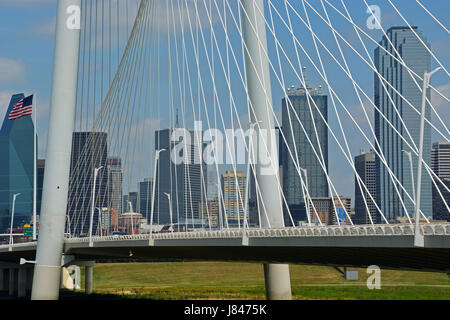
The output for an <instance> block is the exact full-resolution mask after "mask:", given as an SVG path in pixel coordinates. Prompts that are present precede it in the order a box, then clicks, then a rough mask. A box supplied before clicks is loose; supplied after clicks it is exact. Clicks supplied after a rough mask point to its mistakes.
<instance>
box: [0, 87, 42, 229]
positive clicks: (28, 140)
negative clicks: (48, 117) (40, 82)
mask: <svg viewBox="0 0 450 320" xmlns="http://www.w3.org/2000/svg"><path fill="white" fill-rule="evenodd" d="M24 97H25V96H24V95H23V94H16V95H13V96H12V98H11V102H10V104H9V106H8V109H7V112H6V115H5V118H4V120H3V124H2V127H1V130H0V153H1V156H0V233H3V232H5V231H6V229H8V228H9V227H10V224H11V214H12V202H13V195H14V194H17V193H20V196H18V197H17V199H16V205H15V212H14V227H17V226H19V225H23V224H25V223H29V222H30V221H31V219H32V215H33V177H34V164H33V161H34V156H33V152H34V139H33V136H34V125H33V121H32V117H31V116H26V117H23V118H21V119H18V120H14V121H11V120H9V119H8V117H9V113H10V112H11V110H12V108H13V107H14V104H15V103H17V102H18V101H20V100H21V99H23V98H24Z"/></svg>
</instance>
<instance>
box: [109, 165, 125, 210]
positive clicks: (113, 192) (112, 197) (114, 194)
mask: <svg viewBox="0 0 450 320" xmlns="http://www.w3.org/2000/svg"><path fill="white" fill-rule="evenodd" d="M107 169H108V194H109V196H108V198H109V205H108V207H109V208H110V209H111V210H114V212H117V214H118V215H120V214H121V213H122V182H123V174H122V160H121V159H120V158H119V157H108V160H107Z"/></svg>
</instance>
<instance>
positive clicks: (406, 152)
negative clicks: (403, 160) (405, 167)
mask: <svg viewBox="0 0 450 320" xmlns="http://www.w3.org/2000/svg"><path fill="white" fill-rule="evenodd" d="M402 152H403V153H405V154H406V155H407V156H408V159H409V168H410V170H411V185H412V192H413V199H414V202H416V187H415V186H414V169H413V161H412V153H411V152H409V151H406V150H402Z"/></svg>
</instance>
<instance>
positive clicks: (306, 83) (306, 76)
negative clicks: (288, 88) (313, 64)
mask: <svg viewBox="0 0 450 320" xmlns="http://www.w3.org/2000/svg"><path fill="white" fill-rule="evenodd" d="M302 75H303V80H304V81H305V85H304V87H305V89H306V88H307V87H308V74H307V72H306V67H303V70H302Z"/></svg>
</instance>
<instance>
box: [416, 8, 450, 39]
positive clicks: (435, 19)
mask: <svg viewBox="0 0 450 320" xmlns="http://www.w3.org/2000/svg"><path fill="white" fill-rule="evenodd" d="M416 2H417V3H418V4H419V5H420V6H421V7H422V8H423V9H424V10H425V11H426V12H427V13H428V14H429V15H430V17H432V18H433V19H434V21H436V22H437V23H438V24H439V25H440V26H441V27H442V29H444V30H445V31H446V32H447V33H448V34H450V31H449V30H448V29H447V28H446V27H445V26H444V24H442V22H440V21H439V20H438V19H437V18H436V17H435V16H434V15H433V14H432V13H431V12H430V11H429V10H428V9H427V8H426V7H425V6H424V5H423V4H422V3H421V2H420V1H419V0H416Z"/></svg>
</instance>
